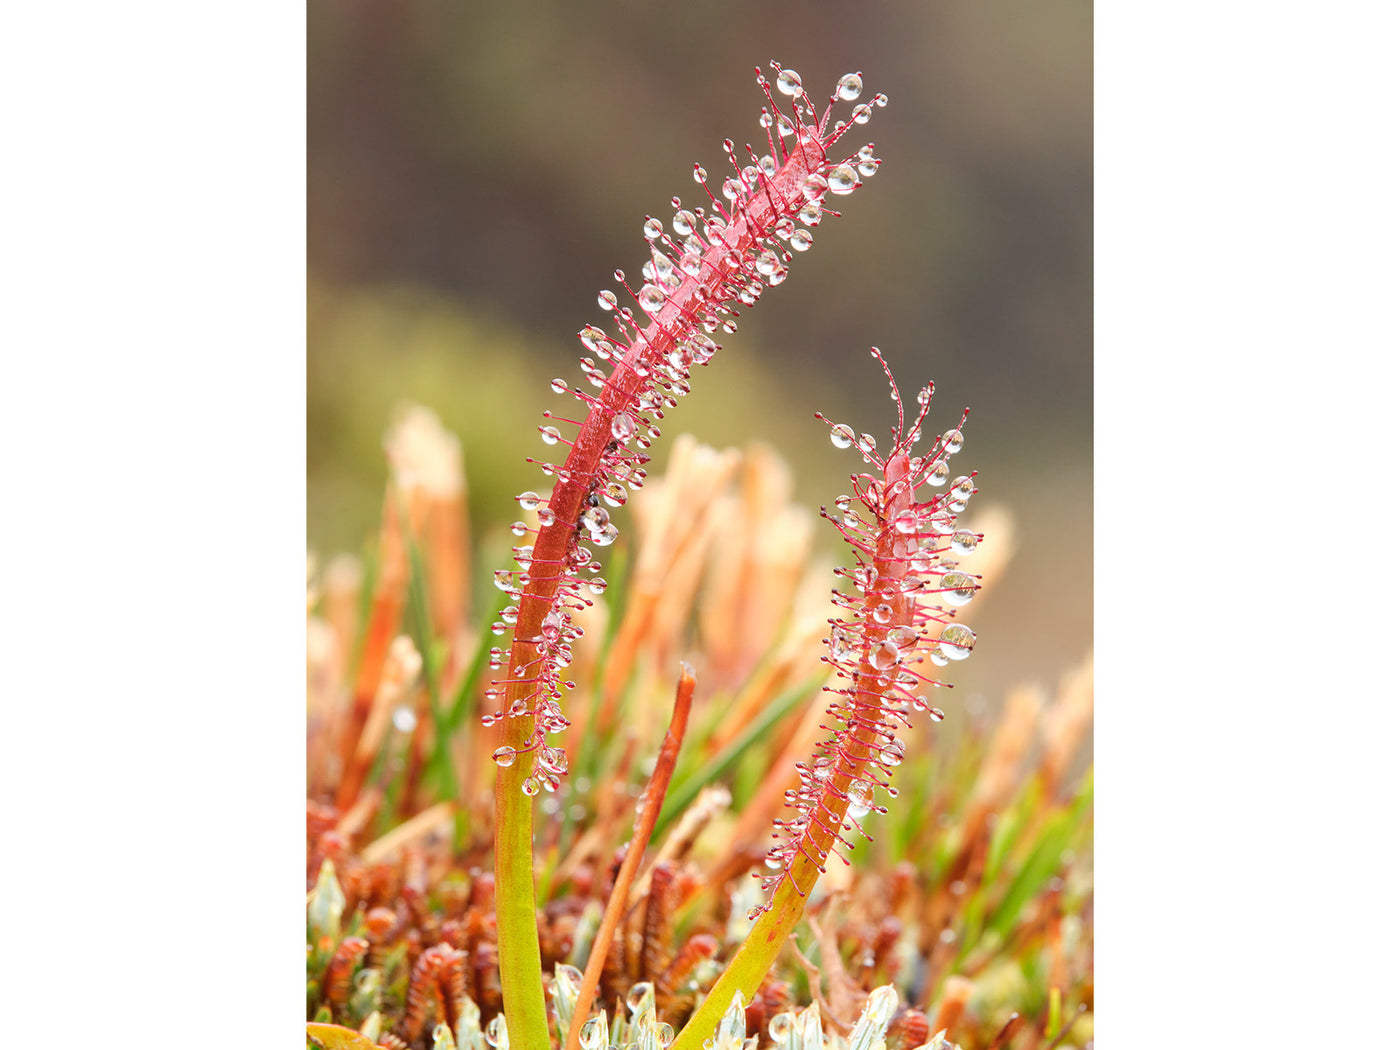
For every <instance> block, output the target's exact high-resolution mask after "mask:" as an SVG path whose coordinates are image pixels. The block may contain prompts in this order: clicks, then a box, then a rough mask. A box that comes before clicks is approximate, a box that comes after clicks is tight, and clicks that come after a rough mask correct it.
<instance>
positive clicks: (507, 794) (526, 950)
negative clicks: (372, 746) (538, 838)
mask: <svg viewBox="0 0 1400 1050" xmlns="http://www.w3.org/2000/svg"><path fill="white" fill-rule="evenodd" d="M526 721H529V722H531V723H533V721H534V720H533V719H524V718H516V719H509V720H507V722H506V725H507V727H508V728H507V732H506V734H505V735H506V737H507V741H506V742H507V743H511V744H512V746H517V747H523V746H524V744H525V741H526V740H527V739H528V733H529V730H530V728H532V726H531V727H526V726H524V725H521V726H520V727H519V729H518V730H517V733H512V732H511V731H510V730H511V729H512V728H515V727H513V726H511V723H512V722H516V723H524V722H526ZM517 734H520V735H523V737H524V739H520V740H518V741H515V742H513V743H512V741H511V740H510V737H513V736H516V735H517ZM529 771H530V766H529V763H528V762H525V761H517V762H515V764H513V765H511V766H508V767H506V768H504V769H501V770H499V771H498V772H497V776H496V927H497V930H498V933H499V936H498V940H497V945H498V947H499V951H500V963H501V998H502V999H503V1001H504V1006H505V1014H506V1030H507V1031H508V1032H510V1037H511V1042H512V1043H514V1044H515V1045H517V1046H523V1047H536V1046H537V1047H547V1046H549V1024H548V1021H547V1019H546V1017H545V1007H544V981H543V968H542V966H541V964H540V941H539V933H538V931H537V929H536V926H535V874H534V812H533V810H534V805H533V803H534V800H533V799H532V798H530V796H529V795H526V794H525V793H524V792H523V791H521V790H520V786H521V784H523V783H524V782H525V777H526V776H528V775H529Z"/></svg>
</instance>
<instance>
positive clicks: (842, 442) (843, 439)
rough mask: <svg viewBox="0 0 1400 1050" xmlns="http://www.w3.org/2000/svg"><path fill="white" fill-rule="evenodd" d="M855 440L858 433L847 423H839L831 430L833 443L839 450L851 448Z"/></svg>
mask: <svg viewBox="0 0 1400 1050" xmlns="http://www.w3.org/2000/svg"><path fill="white" fill-rule="evenodd" d="M855 440H856V432H855V431H854V430H852V429H851V428H850V427H848V426H846V424H845V423H837V424H836V425H835V426H833V427H832V428H831V443H832V444H833V445H835V446H836V447H837V448H850V447H851V445H852V444H854V443H855Z"/></svg>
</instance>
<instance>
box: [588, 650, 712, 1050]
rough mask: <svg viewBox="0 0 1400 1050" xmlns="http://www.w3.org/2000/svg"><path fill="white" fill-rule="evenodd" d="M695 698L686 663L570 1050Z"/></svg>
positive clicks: (593, 956) (592, 955)
mask: <svg viewBox="0 0 1400 1050" xmlns="http://www.w3.org/2000/svg"><path fill="white" fill-rule="evenodd" d="M694 697H695V671H694V669H693V668H692V667H691V666H690V665H689V664H685V663H683V664H681V677H680V681H679V682H677V683H676V703H675V707H674V708H673V709H672V712H671V724H670V725H669V726H667V728H666V738H665V740H663V741H662V744H661V751H660V753H659V754H658V755H657V756H656V768H655V769H654V770H653V771H652V774H651V779H650V780H648V781H647V786H646V788H645V790H643V792H642V796H641V798H639V799H638V800H637V819H636V821H635V822H634V823H633V825H632V841H631V843H630V844H629V845H628V847H627V856H626V857H625V858H624V859H623V861H622V867H621V869H620V870H619V871H618V873H617V878H616V880H614V882H613V889H612V894H611V896H609V898H608V906H607V909H606V910H605V911H604V912H603V918H602V921H601V922H600V923H599V924H598V932H597V935H596V936H595V937H594V940H593V949H592V951H590V952H589V953H588V965H587V968H586V969H585V970H584V972H583V983H582V984H581V985H580V986H579V993H578V1001H577V1002H576V1003H575V1005H574V1015H573V1017H572V1019H571V1020H570V1021H569V1033H568V1036H567V1037H566V1038H565V1040H564V1050H578V1046H579V1033H580V1032H582V1031H583V1022H584V1021H585V1020H587V1019H588V1017H589V1016H590V1014H591V1013H592V1011H593V997H594V996H595V995H596V994H597V991H598V979H599V977H600V976H602V973H603V965H604V964H605V963H606V962H607V957H608V948H609V947H610V946H611V945H612V941H613V933H614V932H615V931H616V930H617V925H618V923H619V922H620V921H621V920H622V914H623V911H624V910H625V909H626V906H627V894H628V890H629V889H630V888H631V885H632V879H633V877H634V876H635V875H636V874H637V869H638V868H639V867H640V866H641V863H642V854H643V853H644V852H645V851H646V848H647V841H648V840H649V839H650V838H651V829H652V828H653V827H655V826H656V818H657V815H658V814H659V813H660V812H661V802H662V800H663V799H664V798H665V797H666V788H667V785H669V784H670V782H671V774H672V773H673V772H675V769H676V758H677V756H679V755H680V750H681V741H682V739H684V737H685V726H686V722H687V720H688V719H689V718H690V704H691V701H692V700H693V699H694Z"/></svg>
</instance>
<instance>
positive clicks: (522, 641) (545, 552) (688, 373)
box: [483, 63, 885, 794]
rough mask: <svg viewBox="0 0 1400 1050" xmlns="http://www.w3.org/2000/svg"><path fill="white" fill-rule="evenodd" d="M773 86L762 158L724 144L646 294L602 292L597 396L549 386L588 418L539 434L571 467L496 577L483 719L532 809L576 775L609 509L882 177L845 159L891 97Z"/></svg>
mask: <svg viewBox="0 0 1400 1050" xmlns="http://www.w3.org/2000/svg"><path fill="white" fill-rule="evenodd" d="M773 70H774V72H775V74H776V76H775V79H774V82H773V83H772V84H770V82H769V80H768V79H767V78H766V77H765V76H764V75H763V73H762V71H761V70H755V72H756V73H757V74H758V83H759V86H760V87H761V88H762V90H763V95H764V98H765V100H766V103H767V104H766V105H765V106H764V107H763V109H762V112H761V114H760V119H759V127H760V128H761V129H762V132H763V135H762V137H761V138H760V139H759V141H758V143H757V145H751V144H749V143H741V144H740V143H735V142H734V141H732V140H728V139H726V140H725V143H724V152H725V156H726V163H727V165H728V169H729V170H727V171H726V172H724V173H723V174H722V175H721V176H719V178H718V186H717V187H715V188H712V187H711V184H710V175H709V173H708V172H707V171H706V170H705V169H704V168H703V167H701V166H700V165H699V164H696V165H695V166H694V168H693V169H692V174H693V176H694V179H695V182H696V183H697V184H698V186H699V187H700V189H701V191H702V192H703V198H702V199H700V200H699V201H697V202H695V203H693V204H691V205H689V206H687V205H685V203H684V202H682V200H681V199H680V198H679V197H675V198H672V200H671V207H672V209H673V210H672V211H671V212H669V213H663V214H661V215H657V216H650V215H648V216H645V217H644V219H643V221H642V224H641V232H642V236H643V239H644V243H645V244H646V246H647V248H646V257H645V259H644V260H643V262H642V267H641V271H640V272H641V276H640V279H637V280H635V281H629V278H628V276H627V274H626V273H624V272H623V271H622V270H620V269H619V270H616V271H615V272H614V274H613V277H614V280H615V282H616V285H617V288H616V290H614V289H611V288H605V289H603V290H601V291H599V292H598V306H599V308H600V309H601V310H602V311H603V313H604V315H605V316H606V317H607V318H608V321H607V324H606V326H602V327H600V326H597V325H593V324H589V325H585V326H584V327H583V328H582V329H581V330H580V331H579V332H578V338H579V341H580V342H581V343H582V345H583V348H584V349H585V350H586V351H587V353H588V355H589V356H586V357H583V358H582V359H581V360H580V362H579V367H580V369H581V370H582V372H583V375H584V377H585V379H586V380H587V383H586V384H585V385H584V386H583V387H580V388H575V389H572V390H570V388H569V384H568V383H567V382H565V381H564V380H563V379H556V380H555V381H554V382H553V383H552V384H551V389H552V390H553V391H554V392H555V393H557V394H560V395H563V396H572V397H573V398H575V399H577V400H578V401H579V402H581V403H582V405H583V406H585V407H584V409H583V410H581V411H585V412H586V414H585V415H584V416H583V418H582V421H571V420H567V419H564V418H562V416H559V415H555V414H553V413H547V414H546V415H547V421H546V423H545V424H543V425H541V426H540V427H539V428H538V430H539V435H540V438H541V439H542V441H543V442H544V444H545V445H547V446H551V447H553V448H555V449H560V450H566V451H567V458H566V459H565V461H564V462H563V463H562V464H554V463H540V464H538V465H539V466H540V468H541V470H542V471H543V472H544V474H545V475H546V476H547V477H550V478H552V479H553V489H552V491H551V492H550V493H549V494H548V495H547V496H546V495H543V494H539V493H535V492H528V491H527V492H523V493H521V495H520V496H519V497H517V502H518V503H519V505H520V507H521V510H522V511H524V512H526V513H527V514H531V513H532V514H533V515H534V519H533V522H531V521H519V522H516V523H515V524H514V525H513V526H511V532H512V533H513V534H514V535H515V536H517V537H524V536H527V535H532V536H533V540H532V549H531V550H530V551H529V552H528V553H522V552H521V551H520V550H517V551H516V552H515V554H516V562H517V564H518V565H519V566H520V569H519V570H518V571H502V572H498V573H497V575H496V586H497V587H498V588H499V589H500V590H501V591H503V592H504V593H505V594H506V595H507V596H508V597H509V599H510V605H509V607H508V611H509V615H506V614H504V613H503V614H502V615H501V617H500V618H499V620H498V622H497V623H495V624H493V625H492V630H493V632H494V633H498V634H509V635H510V645H509V647H508V648H505V649H500V650H497V651H495V652H493V654H492V661H491V667H492V669H493V670H496V671H498V672H499V671H500V670H501V669H502V668H504V669H505V677H499V678H496V679H493V680H492V681H491V682H490V685H489V687H488V689H487V693H486V695H487V697H488V699H489V701H490V702H491V703H493V704H497V705H500V707H501V710H499V711H497V712H496V713H495V714H488V715H486V716H484V717H483V723H485V724H488V725H491V724H496V723H500V725H501V731H502V736H501V740H500V745H501V746H500V748H498V749H497V751H496V753H495V755H494V759H495V761H496V762H497V763H498V764H500V765H501V767H502V769H503V770H509V773H508V774H507V773H503V774H502V775H503V776H509V777H512V778H516V782H517V783H520V785H521V790H523V791H524V792H525V793H526V794H535V793H537V792H539V791H541V790H543V791H552V790H554V789H555V788H557V787H558V786H559V783H560V778H561V777H563V776H564V774H565V772H566V769H565V762H564V758H563V752H562V751H560V750H558V749H557V748H552V747H550V746H548V745H547V743H546V737H547V736H548V735H551V734H554V733H559V732H562V731H563V730H564V729H566V728H568V725H569V721H568V719H567V717H565V716H564V714H563V712H562V710H561V707H560V702H561V701H562V700H563V699H564V693H565V691H566V690H568V689H570V688H572V683H570V682H568V681H566V680H565V678H564V672H565V671H566V670H567V668H568V666H569V662H570V659H571V655H572V650H571V642H573V641H575V640H576V639H577V638H578V637H579V635H580V634H581V633H582V632H581V630H580V629H579V628H577V627H576V625H575V624H574V622H573V617H574V614H575V613H576V612H578V611H579V610H581V609H583V608H585V607H587V606H589V605H591V604H592V602H593V600H594V599H595V598H596V597H597V596H598V595H599V594H601V593H602V592H603V587H604V585H605V582H604V581H603V579H602V577H601V576H600V575H598V574H599V573H600V572H601V566H600V565H598V563H597V562H596V561H595V560H594V554H593V551H594V549H595V548H601V547H607V546H609V545H611V544H612V543H614V542H615V541H616V540H617V538H618V536H619V529H618V525H617V523H616V522H614V521H612V520H611V513H610V511H609V509H608V508H617V507H621V506H622V505H623V504H625V503H626V501H627V494H628V492H629V491H635V490H637V489H639V488H640V487H641V485H642V483H643V481H644V480H645V478H646V470H645V465H646V463H647V462H648V459H649V457H648V455H647V452H646V450H647V449H648V448H649V447H650V445H651V444H652V442H654V441H655V440H656V439H657V438H658V437H659V436H660V428H659V426H658V425H657V424H658V423H659V421H660V420H661V419H662V418H663V417H664V415H665V412H666V411H667V410H669V409H671V408H674V407H675V406H676V405H677V403H678V402H679V400H680V398H682V397H684V396H685V395H686V394H687V393H689V391H690V386H691V379H692V371H693V369H694V368H695V367H696V366H699V365H705V364H707V363H708V362H709V361H710V360H711V358H712V357H713V356H714V353H715V351H716V350H718V349H719V345H718V344H717V343H716V342H715V340H714V338H713V337H714V336H715V335H716V334H717V333H719V332H726V333H727V332H733V331H734V330H735V329H736V328H737V326H738V325H737V320H736V318H737V315H738V312H739V308H740V307H741V306H752V305H754V304H755V303H756V302H757V300H758V299H759V298H760V297H761V296H762V295H763V294H764V292H765V291H766V290H767V289H769V288H772V287H774V286H776V285H778V284H781V283H784V282H785V281H786V279H787V276H788V270H789V267H790V266H791V263H792V259H793V257H794V255H795V254H796V253H800V252H806V251H808V250H810V249H811V247H812V245H813V231H814V229H815V228H816V227H817V226H818V224H819V223H820V222H821V221H822V219H823V217H824V216H826V215H837V214H839V213H837V212H834V211H830V210H828V209H827V207H826V203H827V201H828V199H829V198H830V197H833V196H845V195H847V194H849V193H851V192H852V191H854V190H855V189H857V188H859V186H860V185H861V183H862V181H863V180H864V179H867V178H869V177H870V176H871V175H873V174H874V173H875V171H876V169H877V168H878V167H879V163H880V162H879V159H878V158H877V157H875V155H874V146H873V145H870V144H863V145H859V146H858V147H857V148H856V151H855V152H854V153H850V154H845V153H836V152H834V150H835V146H836V144H837V142H838V141H839V140H840V139H841V138H842V136H843V135H844V134H845V132H846V131H847V130H848V129H849V128H851V127H853V126H856V125H858V124H862V123H864V121H865V120H867V119H868V114H869V110H870V106H871V104H872V103H873V104H874V105H875V106H881V105H883V104H884V101H885V100H884V96H878V95H877V96H875V98H874V99H872V100H871V101H870V102H858V101H857V100H858V99H860V98H861V95H862V92H863V90H864V85H863V81H862V78H861V75H860V74H859V73H848V74H846V75H845V76H843V77H841V78H840V80H839V81H838V82H837V84H836V86H835V88H834V90H833V91H832V94H831V95H830V97H829V98H828V99H827V102H826V105H825V108H824V109H820V110H819V109H818V107H817V105H816V104H815V103H814V101H813V99H812V98H811V97H810V96H809V95H808V94H807V92H806V91H805V90H804V89H803V85H802V78H801V77H800V76H798V75H797V73H796V72H794V71H793V70H789V69H784V68H783V67H782V66H780V65H779V64H778V63H773ZM774 85H776V87H777V93H776V94H775V93H774V90H773V87H774ZM838 104H839V108H840V109H841V111H842V114H844V115H842V114H838V113H837V109H838ZM819 113H820V116H818V114H819ZM833 440H834V438H833ZM852 440H854V435H852ZM531 462H536V461H534V460H531Z"/></svg>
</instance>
